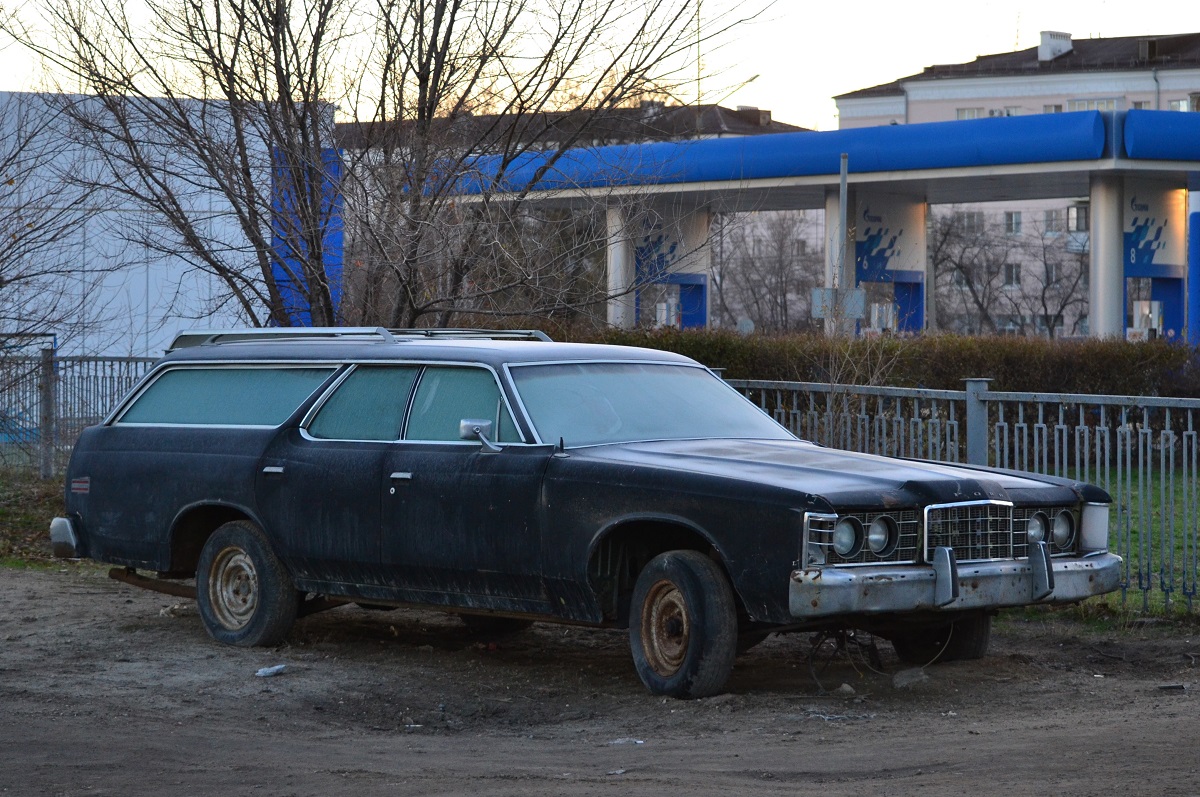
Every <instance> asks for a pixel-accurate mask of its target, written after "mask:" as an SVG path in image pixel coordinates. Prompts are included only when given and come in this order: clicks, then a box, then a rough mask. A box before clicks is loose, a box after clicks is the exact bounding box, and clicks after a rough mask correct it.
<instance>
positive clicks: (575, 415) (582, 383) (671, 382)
mask: <svg viewBox="0 0 1200 797" xmlns="http://www.w3.org/2000/svg"><path fill="white" fill-rule="evenodd" d="M511 373H512V377H513V381H514V383H515V384H516V386H517V390H518V392H519V393H520V394H521V400H522V402H523V403H524V405H525V409H526V410H527V411H528V412H529V417H530V420H532V421H533V425H534V428H536V429H537V432H538V436H539V437H541V439H542V441H543V442H547V443H557V442H558V440H559V439H560V438H561V439H562V440H563V442H564V443H565V444H566V445H568V446H586V445H597V444H602V443H622V442H631V441H635V440H694V439H705V438H722V437H729V438H735V437H736V438H755V439H767V440H791V439H794V438H793V437H792V435H791V434H790V433H789V432H788V431H787V430H786V429H784V428H783V427H782V426H780V425H779V424H777V423H775V422H774V421H773V420H771V419H770V418H769V417H768V416H767V415H766V414H765V413H764V412H762V411H761V410H759V409H758V408H757V407H755V406H754V405H753V404H751V403H750V402H749V401H747V400H746V399H744V398H742V396H741V395H740V394H739V393H738V392H737V391H735V390H734V389H733V388H731V387H729V386H728V385H727V384H725V383H724V382H723V381H721V380H720V379H719V378H717V377H716V376H714V375H713V374H712V373H711V372H709V371H707V370H705V369H703V368H697V367H694V366H686V365H667V364H657V363H566V364H556V365H530V366H519V367H518V366H514V367H513V368H512V369H511Z"/></svg>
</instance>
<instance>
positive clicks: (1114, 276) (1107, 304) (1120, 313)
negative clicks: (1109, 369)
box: [1088, 174, 1125, 338]
mask: <svg viewBox="0 0 1200 797" xmlns="http://www.w3.org/2000/svg"><path fill="white" fill-rule="evenodd" d="M1122 182H1123V181H1122V178H1120V177H1118V176H1115V175H1097V174H1093V175H1092V178H1091V205H1092V209H1091V217H1092V218H1091V222H1092V224H1091V226H1092V230H1091V247H1092V257H1091V274H1090V275H1089V277H1090V287H1089V292H1088V300H1089V308H1088V334H1089V335H1090V336H1091V337H1093V338H1111V337H1121V338H1123V337H1125V262H1124V250H1125V246H1124V235H1123V233H1124V229H1123V228H1124V216H1123V210H1124V202H1123V195H1124V190H1123V185H1122Z"/></svg>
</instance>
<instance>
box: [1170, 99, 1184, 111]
mask: <svg viewBox="0 0 1200 797" xmlns="http://www.w3.org/2000/svg"><path fill="white" fill-rule="evenodd" d="M1167 110H1168V111H1186V110H1188V101H1187V100H1167Z"/></svg>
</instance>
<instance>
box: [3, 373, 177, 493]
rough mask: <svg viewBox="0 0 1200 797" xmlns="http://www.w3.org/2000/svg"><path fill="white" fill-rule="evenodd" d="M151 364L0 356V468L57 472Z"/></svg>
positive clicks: (52, 473) (48, 474)
mask: <svg viewBox="0 0 1200 797" xmlns="http://www.w3.org/2000/svg"><path fill="white" fill-rule="evenodd" d="M154 362H155V360H154V359H153V358H150V357H56V356H54V353H53V352H52V351H51V350H49V349H47V350H44V351H43V352H42V353H41V356H40V357H0V465H2V466H6V467H18V468H36V469H37V470H38V471H39V472H40V473H41V475H42V476H43V477H45V478H48V477H50V476H53V475H55V474H57V473H61V472H62V470H63V469H64V468H65V467H66V464H67V459H68V458H69V457H70V455H71V446H72V445H73V444H74V442H75V438H77V437H78V436H79V433H80V432H81V431H82V430H83V428H84V427H85V426H89V425H91V424H94V423H99V422H100V420H101V419H102V418H103V417H104V416H105V415H106V414H108V411H109V410H110V409H111V408H112V406H113V405H114V404H115V403H116V402H117V401H118V400H119V399H120V398H121V397H122V396H124V395H125V393H127V392H128V391H129V389H130V388H131V387H133V385H134V383H135V382H137V380H138V379H140V378H141V377H142V375H143V374H145V373H146V372H147V371H148V370H150V366H151V364H153V363H154Z"/></svg>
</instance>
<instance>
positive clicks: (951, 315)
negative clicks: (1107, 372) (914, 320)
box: [929, 208, 1088, 337]
mask: <svg viewBox="0 0 1200 797" xmlns="http://www.w3.org/2000/svg"><path fill="white" fill-rule="evenodd" d="M1087 249H1088V240H1087V234H1086V233H1085V232H1084V233H1067V232H1062V231H1060V230H1047V229H1045V227H1044V226H1043V225H1038V224H1031V225H1026V226H1025V228H1024V229H1022V228H1021V227H1020V225H1019V224H1018V225H1015V228H1012V229H1010V228H1007V227H1006V225H1005V223H1004V222H1002V221H1001V219H1000V218H999V217H992V216H989V214H988V213H987V212H986V211H984V210H977V209H976V210H963V209H961V208H952V209H949V210H948V211H943V212H939V213H936V214H933V218H932V221H931V224H930V233H929V257H930V261H931V263H932V264H933V267H934V274H935V285H936V293H935V301H936V302H937V315H938V319H939V321H940V322H941V326H942V327H943V328H944V329H948V330H952V331H957V332H963V333H976V332H988V333H994V332H998V331H1003V330H1012V331H1015V332H1016V333H1018V334H1022V335H1025V334H1036V335H1047V336H1049V337H1055V336H1056V335H1058V334H1061V333H1062V332H1064V331H1065V332H1069V333H1070V334H1079V332H1080V331H1081V329H1080V327H1081V324H1082V320H1083V319H1084V318H1085V317H1086V315H1087V275H1088V252H1087Z"/></svg>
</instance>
